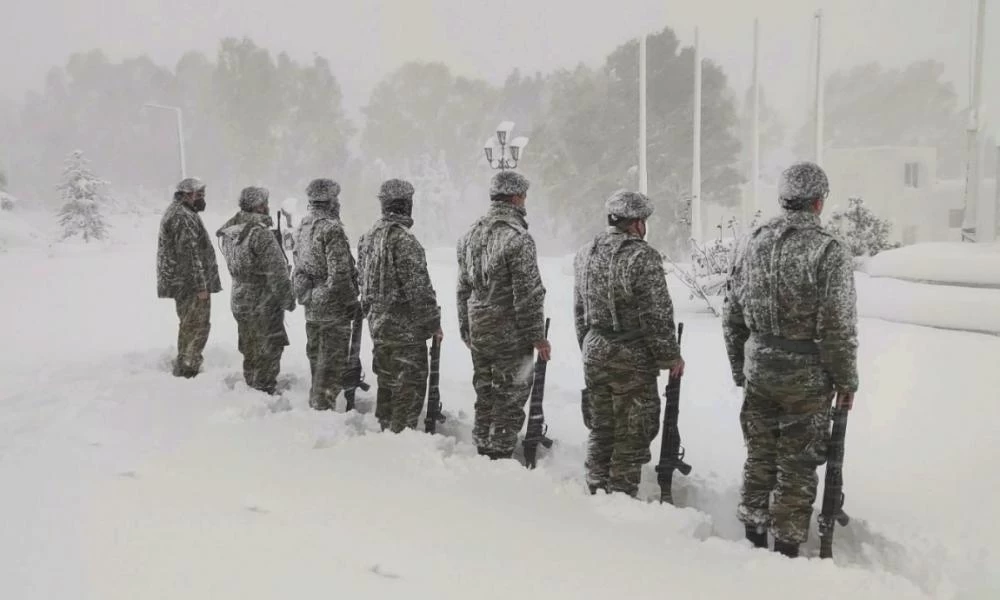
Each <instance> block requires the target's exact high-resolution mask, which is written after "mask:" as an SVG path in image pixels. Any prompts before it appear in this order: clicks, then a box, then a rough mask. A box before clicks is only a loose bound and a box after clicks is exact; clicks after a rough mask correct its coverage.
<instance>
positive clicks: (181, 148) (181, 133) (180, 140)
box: [143, 102, 187, 179]
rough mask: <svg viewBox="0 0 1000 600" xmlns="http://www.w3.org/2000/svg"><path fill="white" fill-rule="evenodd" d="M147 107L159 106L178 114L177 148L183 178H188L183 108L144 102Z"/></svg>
mask: <svg viewBox="0 0 1000 600" xmlns="http://www.w3.org/2000/svg"><path fill="white" fill-rule="evenodd" d="M143 107H145V108H159V109H161V110H170V111H173V112H174V114H176V115H177V148H178V151H179V153H180V159H181V179H186V178H187V160H186V159H185V157H184V116H183V114H182V113H181V109H180V108H179V107H177V106H166V105H163V104H154V103H152V102H147V103H146V104H143Z"/></svg>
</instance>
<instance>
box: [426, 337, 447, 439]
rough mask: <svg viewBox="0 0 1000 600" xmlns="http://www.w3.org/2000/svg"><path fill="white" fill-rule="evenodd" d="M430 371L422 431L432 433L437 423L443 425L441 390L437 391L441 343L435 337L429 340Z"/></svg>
mask: <svg viewBox="0 0 1000 600" xmlns="http://www.w3.org/2000/svg"><path fill="white" fill-rule="evenodd" d="M430 358H431V371H430V376H429V377H428V378H427V416H426V417H424V431H426V432H427V433H434V430H435V428H436V427H437V424H438V423H444V415H443V414H441V390H439V389H438V381H440V369H441V341H440V340H438V338H437V336H436V335H435V336H434V337H432V338H431V350H430Z"/></svg>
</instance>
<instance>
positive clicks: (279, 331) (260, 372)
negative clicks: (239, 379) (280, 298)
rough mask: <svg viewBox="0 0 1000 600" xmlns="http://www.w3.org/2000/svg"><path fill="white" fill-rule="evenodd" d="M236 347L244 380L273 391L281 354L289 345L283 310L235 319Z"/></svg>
mask: <svg viewBox="0 0 1000 600" xmlns="http://www.w3.org/2000/svg"><path fill="white" fill-rule="evenodd" d="M236 327H237V331H238V335H239V339H238V346H239V349H240V353H241V354H243V379H244V380H245V381H246V382H247V385H248V386H250V387H252V388H253V389H255V390H260V391H262V392H266V393H268V394H273V393H274V391H275V387H276V386H277V384H278V372H279V371H280V370H281V354H282V353H283V352H284V351H285V346H287V345H288V334H287V333H286V332H285V311H283V310H281V309H280V308H279V309H277V310H272V311H268V312H267V313H266V314H261V315H253V316H241V317H237V318H236Z"/></svg>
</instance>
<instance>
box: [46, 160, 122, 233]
mask: <svg viewBox="0 0 1000 600" xmlns="http://www.w3.org/2000/svg"><path fill="white" fill-rule="evenodd" d="M107 185H108V183H107V182H106V181H104V180H103V179H100V178H99V177H97V176H96V175H94V173H93V172H91V170H90V168H89V167H88V166H87V160H86V159H85V158H84V157H83V152H82V151H80V150H74V151H73V152H71V153H70V155H69V157H68V158H67V159H66V168H65V170H64V171H63V177H62V183H60V184H59V186H58V188H57V189H58V190H59V193H60V195H61V197H62V201H63V206H62V208H61V209H60V210H59V224H60V225H62V227H63V239H66V238H70V237H73V236H77V235H79V236H80V237H82V238H83V240H84V241H85V242H89V241H90V240H92V239H95V240H100V239H104V237H105V236H106V235H107V229H108V226H107V223H106V222H105V220H104V217H103V216H102V215H101V210H100V209H101V205H102V204H106V203H107V202H108V199H109V197H108V196H107V194H106V192H105V189H106V187H107Z"/></svg>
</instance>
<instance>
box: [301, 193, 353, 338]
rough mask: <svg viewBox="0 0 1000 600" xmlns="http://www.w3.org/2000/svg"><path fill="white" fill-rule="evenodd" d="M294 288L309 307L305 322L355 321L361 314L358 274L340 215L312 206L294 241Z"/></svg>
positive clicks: (302, 302) (330, 209)
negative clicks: (359, 312) (358, 314)
mask: <svg viewBox="0 0 1000 600" xmlns="http://www.w3.org/2000/svg"><path fill="white" fill-rule="evenodd" d="M294 257H295V269H294V270H293V271H292V288H293V291H294V292H295V297H296V299H298V301H299V304H302V305H303V306H305V307H306V321H310V322H315V321H334V320H339V319H353V318H354V316H355V314H357V310H358V272H357V270H356V269H355V267H354V256H352V255H351V245H350V242H348V241H347V234H346V233H345V232H344V225H343V224H342V223H341V222H340V216H339V215H338V214H337V211H336V210H334V209H332V208H329V207H323V206H310V207H309V214H308V215H306V216H305V218H303V219H302V222H301V223H300V224H299V227H298V230H297V231H296V237H295V252H294Z"/></svg>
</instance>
